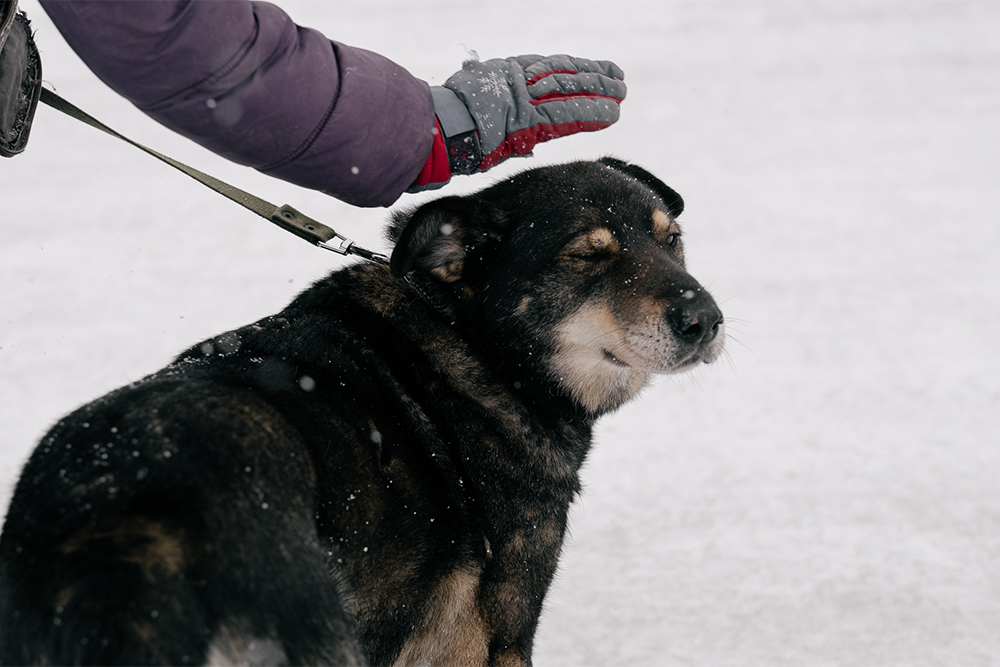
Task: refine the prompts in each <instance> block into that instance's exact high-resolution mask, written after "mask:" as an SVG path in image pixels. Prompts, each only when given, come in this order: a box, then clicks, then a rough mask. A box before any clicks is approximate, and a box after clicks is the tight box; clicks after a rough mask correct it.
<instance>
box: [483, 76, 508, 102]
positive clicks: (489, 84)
mask: <svg viewBox="0 0 1000 667" xmlns="http://www.w3.org/2000/svg"><path fill="white" fill-rule="evenodd" d="M479 83H480V84H481V87H480V89H479V92H481V93H484V94H489V93H492V94H493V95H494V96H496V97H503V96H504V93H506V92H507V91H509V90H510V83H508V81H507V77H506V76H504V75H503V74H501V73H500V72H490V73H489V74H488V75H486V76H481V77H479Z"/></svg>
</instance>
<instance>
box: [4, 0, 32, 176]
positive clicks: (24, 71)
mask: <svg viewBox="0 0 1000 667" xmlns="http://www.w3.org/2000/svg"><path fill="white" fill-rule="evenodd" d="M41 92H42V61H41V59H40V58H39V57H38V49H37V48H36V47H35V41H34V39H32V36H31V27H30V26H29V24H28V18H27V17H26V16H25V15H24V12H20V13H18V11H17V2H16V0H0V156H3V157H13V156H14V155H17V154H18V153H20V152H21V151H23V150H24V146H25V144H27V143H28V131H29V130H30V129H31V119H32V118H33V117H34V115H35V108H36V107H37V106H38V97H39V95H40V94H41Z"/></svg>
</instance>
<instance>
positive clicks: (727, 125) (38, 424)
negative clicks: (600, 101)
mask: <svg viewBox="0 0 1000 667" xmlns="http://www.w3.org/2000/svg"><path fill="white" fill-rule="evenodd" d="M282 5H283V6H285V7H286V9H287V10H288V11H289V13H290V14H291V15H292V16H293V17H294V18H295V19H296V20H298V21H299V22H300V23H302V24H305V25H310V26H313V27H316V28H319V29H321V30H323V31H324V32H325V33H326V34H328V35H329V36H331V37H334V38H336V39H339V40H342V41H344V42H347V43H350V44H353V45H357V46H363V47H365V48H368V49H371V50H373V51H377V52H379V53H382V54H384V55H386V56H388V57H390V58H392V59H394V60H396V61H397V62H400V63H401V64H403V65H404V66H406V67H408V68H409V69H410V71H411V72H413V73H414V74H415V75H417V76H419V77H421V78H424V79H427V80H429V81H430V82H431V83H437V84H439V83H441V82H443V81H444V79H445V78H447V77H448V76H449V75H450V74H451V73H453V72H454V71H456V70H457V69H458V68H459V66H460V63H461V61H462V60H463V59H465V58H467V57H468V54H469V50H470V49H475V50H476V51H477V52H478V53H480V54H482V57H483V58H484V59H486V58H492V57H503V56H509V55H516V54H519V53H558V52H566V53H571V54H574V55H580V56H585V57H588V58H605V59H610V60H614V61H615V62H617V63H618V64H619V65H620V66H621V67H622V68H623V69H624V71H625V73H626V81H627V83H628V85H629V93H628V98H627V99H626V101H625V103H624V105H623V111H622V118H621V121H620V122H619V123H618V124H617V125H615V126H613V127H612V128H610V129H607V130H604V131H602V132H599V133H596V134H589V135H580V136H575V137H570V138H565V139H559V140H557V141H554V142H552V143H549V144H545V145H542V146H539V147H538V148H537V149H536V151H535V155H536V157H535V158H534V159H533V160H511V161H509V162H508V163H506V164H504V165H502V166H500V167H498V168H496V169H495V170H493V171H492V172H490V174H488V175H486V176H477V177H460V178H456V179H455V181H454V182H453V183H452V184H451V185H449V186H448V188H447V190H445V191H444V194H451V193H460V192H465V191H468V190H471V189H474V188H478V187H480V186H482V185H483V184H485V183H487V182H490V181H491V180H493V178H494V177H499V176H501V175H503V174H505V173H509V172H510V171H512V170H517V169H521V168H524V167H527V166H531V165H538V164H543V163H548V162H555V161H561V160H568V159H576V158H592V157H599V156H601V155H605V154H614V155H616V156H618V157H621V158H624V159H628V160H631V161H634V162H636V163H638V164H641V165H643V166H645V167H646V168H648V169H650V170H651V171H653V172H654V173H656V174H658V175H659V176H661V177H662V178H663V179H664V180H665V181H666V182H667V183H668V184H669V185H671V186H672V187H674V188H675V189H676V190H678V191H679V192H680V193H681V194H682V195H683V196H684V198H685V202H686V206H685V212H684V214H683V215H682V216H681V222H682V223H683V225H684V232H685V240H686V243H687V254H688V262H689V266H690V268H691V270H692V272H693V274H694V275H695V276H696V277H697V278H699V279H700V280H701V281H702V282H703V283H705V284H706V286H707V287H708V288H709V289H710V290H711V291H712V293H713V294H714V295H715V296H716V298H717V300H718V301H719V302H720V304H721V306H722V309H723V311H724V313H725V314H726V318H727V324H728V327H729V332H730V340H729V341H728V353H727V357H726V358H724V359H723V360H722V361H720V362H718V363H716V364H715V365H714V366H711V367H706V368H703V369H700V370H699V371H697V372H696V373H695V374H693V375H691V376H686V377H683V378H665V379H662V380H661V381H659V382H658V383H657V384H655V385H654V386H653V387H651V388H650V389H649V390H647V391H646V392H645V393H644V394H643V395H642V396H641V397H640V398H639V399H638V400H637V401H635V402H633V403H632V404H630V405H629V406H627V407H626V408H624V409H623V410H621V411H620V412H619V413H618V414H616V415H614V416H612V417H610V418H608V419H606V420H605V421H604V422H603V424H602V425H601V427H600V429H599V433H598V438H597V446H596V448H595V450H594V451H593V453H592V455H591V457H590V459H589V460H588V464H587V466H586V468H585V471H584V481H585V485H586V490H585V493H584V495H583V497H582V498H581V500H580V501H579V503H578V504H577V505H576V506H575V508H574V511H573V514H572V537H571V539H570V540H569V541H568V543H567V545H566V548H565V550H564V557H563V560H562V562H561V566H560V572H559V575H558V578H557V581H556V582H555V584H554V586H553V588H552V591H551V592H550V595H549V598H548V600H547V603H546V611H545V614H544V615H543V618H542V622H541V626H540V628H539V631H538V635H537V642H536V659H535V662H536V664H538V665H541V666H545V665H640V664H649V665H652V664H657V665H762V666H763V665H767V666H774V665H855V664H857V665H876V664H877V665H907V666H911V665H933V664H950V665H958V664H961V665H973V664H987V663H991V662H994V661H996V660H997V659H998V656H1000V631H998V628H1000V569H998V568H1000V566H998V563H1000V494H997V492H996V488H997V484H998V482H997V480H1000V446H998V445H1000V436H998V433H1000V354H998V352H997V350H996V343H995V341H996V340H997V338H998V337H1000V262H998V261H997V249H998V248H1000V225H998V224H996V221H995V216H996V213H995V212H996V211H997V210H1000V188H998V187H997V177H998V175H1000V136H998V129H997V128H998V124H997V118H998V112H1000V83H998V81H1000V80H998V79H997V71H996V65H997V62H998V59H1000V41H998V40H997V39H996V35H997V34H998V32H1000V4H996V3H988V2H986V3H965V2H936V3H926V2H918V1H913V2H876V1H872V2H850V3H846V2H824V1H819V0H812V1H808V2H797V3H790V2H757V1H753V0H748V1H742V2H726V3H717V2H680V3H675V2H664V1H663V0H656V1H650V2H638V1H626V2H619V3H615V5H614V8H613V10H612V9H611V8H609V6H608V5H607V3H599V2H590V1H583V0H581V1H577V2H567V1H564V0H557V1H553V2H549V3H547V4H546V5H545V9H546V11H544V12H539V11H538V4H537V3H534V2H530V3H529V2H521V1H513V2H510V1H509V2H505V3H502V5H501V4H497V3H468V2H459V1H458V0H454V1H447V2H446V1H438V0H435V1H432V2H424V3H409V2H404V1H402V0H398V1H395V2H388V1H386V0H378V1H374V0H373V1H370V2H367V3H354V4H353V5H349V6H348V5H343V4H342V3H336V4H333V3H319V2H307V1H305V0H302V1H300V2H283V3H282ZM22 7H23V8H24V9H26V10H27V12H28V14H29V16H30V17H31V18H32V20H33V22H34V25H35V27H36V28H37V35H36V39H37V41H38V42H39V44H40V46H41V49H42V58H43V64H44V68H45V78H46V81H47V82H49V85H51V86H54V87H55V88H56V90H57V92H59V93H60V94H62V95H63V96H65V97H67V98H68V99H69V100H70V101H72V102H74V103H75V104H77V105H78V106H80V107H81V108H83V109H84V110H86V111H88V112H90V113H92V114H94V115H95V116H97V117H98V118H99V119H101V120H102V121H104V122H106V123H108V124H110V125H111V126H113V127H114V128H115V129H117V130H118V131H120V132H122V133H124V134H126V135H127V136H130V137H131V138H133V139H136V140H138V141H140V142H142V143H146V144H147V145H150V146H151V147H153V148H156V149H158V150H161V151H164V152H166V153H169V154H170V155H171V156H172V157H175V158H177V159H180V160H182V161H185V162H188V163H191V164H192V166H196V167H197V168H199V169H201V170H203V171H207V172H209V173H211V174H213V175H215V176H217V177H220V178H222V179H224V180H227V181H230V182H232V183H233V184H234V185H237V186H238V187H241V188H243V189H245V190H248V191H251V192H253V193H255V194H257V195H259V196H262V197H264V198H266V199H268V200H269V201H272V202H274V203H276V204H282V203H286V202H287V203H289V204H292V205H294V206H295V207H296V208H297V209H299V210H302V211H305V212H307V213H308V214H309V215H311V216H313V217H315V218H317V219H319V220H322V221H323V222H325V223H326V224H329V225H331V226H333V227H335V228H336V229H337V230H338V231H340V232H341V233H344V234H345V235H347V236H349V237H351V238H353V239H354V240H355V241H357V242H358V243H359V244H360V245H362V246H364V247H369V248H373V249H383V250H384V249H385V245H384V243H383V241H382V240H381V233H382V226H383V223H384V221H385V219H386V215H385V212H384V211H379V210H361V209H353V208H351V207H348V206H346V205H343V204H340V203H338V202H335V201H333V200H330V199H329V198H326V197H323V196H322V195H319V194H316V193H311V192H307V191H304V190H301V189H298V188H295V187H293V186H288V185H285V184H282V183H279V182H277V181H273V180H270V179H267V178H265V177H263V176H260V175H259V174H255V173H253V172H250V171H249V170H246V169H244V168H241V167H238V166H235V165H231V164H228V163H226V162H225V161H223V160H221V159H220V158H217V157H215V156H213V155H211V154H209V153H207V152H206V151H204V150H202V149H200V148H198V147H197V146H193V145H191V144H189V143H185V141H184V140H182V139H180V138H178V137H176V136H175V135H172V134H171V133H170V132H169V131H167V130H165V129H163V128H160V127H158V126H157V125H156V124H155V123H153V122H152V121H150V120H148V119H146V118H145V117H144V116H143V115H142V114H141V113H139V112H137V111H135V110H134V109H133V108H131V107H130V105H129V104H128V103H126V102H124V101H123V100H121V99H119V98H117V97H116V96H115V95H114V93H112V92H111V91H110V90H109V89H108V88H106V87H105V86H103V84H101V83H100V82H99V81H98V80H97V79H96V78H95V77H94V76H93V75H92V74H90V73H89V71H88V70H86V68H85V67H84V66H83V65H82V64H81V63H80V62H79V61H78V60H77V59H76V56H75V55H74V54H73V53H72V52H71V51H70V50H69V49H68V47H67V46H66V45H65V43H64V42H63V41H62V39H61V38H60V37H59V36H58V34H57V33H56V32H55V30H54V29H53V28H52V26H51V24H50V23H49V22H48V21H47V19H46V17H45V14H44V12H42V11H41V9H40V8H39V7H38V5H37V3H36V2H34V1H33V0H22ZM441 194H442V193H440V192H439V193H431V194H428V195H421V196H419V197H409V196H408V197H406V198H405V199H404V203H412V202H415V201H420V200H421V199H422V198H430V197H434V196H440V195H441ZM0 220H2V221H0V427H2V428H0V494H2V495H0V498H2V500H0V510H5V508H6V503H7V500H8V499H9V494H10V492H11V490H12V488H13V484H14V482H15V480H16V475H17V472H18V468H19V466H20V465H21V464H22V463H23V461H24V460H25V458H26V457H27V456H28V454H29V452H30V450H31V448H32V447H33V443H34V442H36V441H37V440H38V439H39V438H40V437H41V435H42V434H43V433H44V431H45V430H46V429H47V428H48V426H50V425H51V424H52V423H53V422H54V421H55V420H56V419H58V418H59V417H60V416H61V415H63V414H65V413H66V412H68V411H69V410H71V409H73V408H74V407H76V406H78V405H80V404H82V403H84V402H86V401H88V400H90V399H92V398H95V397H97V396H99V395H101V394H103V393H104V392H106V391H108V390H110V389H112V388H114V387H117V386H120V385H121V384H124V383H126V382H128V381H130V380H134V379H137V378H139V377H141V376H142V375H144V374H146V373H149V372H151V371H153V370H155V369H157V368H159V367H160V366H162V365H163V364H165V363H166V362H167V361H168V360H169V359H170V358H171V357H172V355H174V354H175V353H177V352H179V351H180V350H182V349H184V348H186V347H187V346H189V345H191V344H194V343H196V342H197V341H199V340H202V339H204V338H207V337H209V336H212V335H215V334H218V333H219V332H222V331H225V330H227V329H230V328H233V327H236V326H239V325H242V324H244V323H247V322H249V321H251V320H253V319H255V318H258V317H262V316H264V315H267V314H270V313H273V312H275V311H277V310H278V309H279V308H281V307H282V306H283V305H284V304H285V303H286V302H287V301H288V300H289V299H290V298H291V297H292V296H293V295H294V294H295V293H296V292H297V291H299V290H300V289H301V288H303V287H304V286H305V285H307V284H308V283H309V282H310V281H312V280H314V279H316V278H318V277H319V276H321V275H323V274H324V273H325V272H326V271H327V270H329V269H332V268H336V267H338V266H342V265H343V264H344V260H343V259H341V258H340V257H338V256H336V255H334V254H332V253H326V252H324V251H322V250H318V249H315V248H311V247H310V246H308V245H307V244H305V243H303V242H302V241H301V240H299V239H297V238H295V237H293V236H292V235H290V234H285V233H283V232H281V231H280V230H278V229H277V228H275V227H272V226H271V225H268V224H267V223H266V222H264V221H261V220H258V219H256V218H255V217H254V216H253V215H252V214H250V213H248V212H246V211H244V210H243V209H241V208H240V207H237V206H234V205H232V204H230V203H228V202H226V201H224V200H222V199H221V198H219V197H218V196H217V195H215V194H213V193H211V192H209V191H208V190H206V189H204V188H202V187H201V186H199V185H197V184H195V183H194V182H193V181H190V180H189V179H188V178H187V177H186V176H183V175H181V174H179V173H176V172H174V171H173V170H171V169H170V168H168V167H166V166H165V165H163V164H161V163H160V162H158V161H156V160H154V159H152V158H150V157H148V156H146V155H144V154H142V153H140V152H139V151H136V150H135V149H134V148H132V147H130V146H127V145H125V144H124V143H121V142H118V141H116V140H114V139H111V138H110V137H107V136H105V135H103V134H101V133H99V132H97V131H95V130H93V129H91V128H88V127H86V126H84V125H82V124H81V123H78V122H76V121H73V120H70V119H68V118H66V117H62V116H61V115H60V114H58V113H57V112H55V111H52V110H51V109H48V108H44V107H42V108H39V111H38V114H37V117H36V120H35V125H34V129H33V133H32V138H31V141H30V143H29V145H28V149H27V151H26V152H25V154H24V155H22V156H20V157H18V158H15V159H12V160H5V161H3V162H2V163H0Z"/></svg>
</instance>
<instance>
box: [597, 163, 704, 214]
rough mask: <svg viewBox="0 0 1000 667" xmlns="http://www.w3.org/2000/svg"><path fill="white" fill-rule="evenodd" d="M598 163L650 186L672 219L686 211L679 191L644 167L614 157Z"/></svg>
mask: <svg viewBox="0 0 1000 667" xmlns="http://www.w3.org/2000/svg"><path fill="white" fill-rule="evenodd" d="M598 162H600V163H601V164H604V165H607V166H608V167H611V168H612V169H614V170H616V171H620V172H622V173H623V174H628V175H629V176H631V177H632V178H635V179H636V180H638V181H640V182H641V183H645V184H646V185H648V186H649V187H650V189H651V190H652V191H653V192H655V193H656V194H658V195H659V196H660V199H662V200H663V203H664V204H666V206H667V213H669V214H670V216H671V217H673V218H676V217H677V216H679V215H680V214H681V212H682V211H684V200H683V199H682V198H681V196H680V195H679V194H677V191H675V190H674V189H673V188H671V187H670V186H669V185H667V184H666V183H664V182H663V181H661V180H660V179H658V178H657V177H656V176H653V175H652V174H651V173H649V172H648V171H646V170H645V169H643V168H642V167H638V166H636V165H634V164H629V163H628V162H624V161H622V160H618V159H616V158H613V157H606V158H601V159H600V160H598Z"/></svg>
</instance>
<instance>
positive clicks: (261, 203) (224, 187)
mask: <svg viewBox="0 0 1000 667" xmlns="http://www.w3.org/2000/svg"><path fill="white" fill-rule="evenodd" d="M41 101H42V102H43V103H45V104H47V105H49V106H50V107H52V108H53V109H57V110H59V111H61V112H63V113H64V114H66V115H67V116H70V117H72V118H75V119H77V120H79V121H81V122H84V123H86V124H87V125H90V126H91V127H94V128H97V129H98V130H100V131H102V132H105V133H107V134H110V135H111V136H113V137H116V138H118V139H121V140H122V141H124V142H126V143H128V144H131V145H133V146H135V147H136V148H138V149H139V150H141V151H144V152H146V153H148V154H149V155H152V156H153V157H155V158H156V159H158V160H161V161H163V162H166V163H167V164H169V165H170V166H171V167H174V168H175V169H178V170H179V171H182V172H184V173H185V174H187V175H188V176H190V177H191V178H193V179H195V180H196V181H198V182H199V183H201V184H202V185H205V186H207V187H209V188H211V189H212V190H215V191H216V192H218V193H219V194H220V195H222V196H223V197H226V198H228V199H231V200H232V201H234V202H236V203H237V204H239V205H241V206H243V207H245V208H247V209H249V210H251V211H253V212H254V213H256V214H257V215H259V216H260V217H262V218H264V219H266V220H269V221H270V222H273V223H274V224H276V225H278V226H279V227H281V228H282V229H284V230H285V231H288V232H291V233H292V234H295V235H296V236H298V237H299V238H301V239H305V240H306V241H309V242H310V243H312V244H313V245H316V246H319V247H320V248H325V249H326V250H331V251H333V252H335V253H337V254H339V255H357V256H359V257H363V258H364V259H367V260H371V261H373V262H380V263H383V264H384V263H388V261H389V258H388V257H387V256H386V255H384V254H381V253H377V252H373V251H371V250H366V249H365V248H362V247H360V246H358V245H357V244H355V243H354V241H352V240H351V239H349V238H347V237H346V236H344V235H342V234H340V233H338V232H337V231H335V230H334V229H333V228H331V227H328V226H326V225H324V224H323V223H322V222H319V221H317V220H313V219H312V218H310V217H309V216H307V215H305V214H304V213H300V212H299V211H296V210H295V209H294V208H292V207H291V206H288V205H287V204H285V205H284V206H275V205H274V204H271V203H270V202H267V201H265V200H263V199H261V198H260V197H257V196H255V195H252V194H250V193H249V192H245V191H243V190H240V189H239V188H237V187H234V186H232V185H229V184H228V183H226V182H224V181H220V180H219V179H217V178H215V177H213V176H209V175H208V174H206V173H204V172H201V171H198V170H197V169H194V168H193V167H189V166H187V165H186V164H184V163H183V162H179V161H177V160H175V159H173V158H171V157H168V156H166V155H163V154H162V153H159V152H157V151H154V150H153V149H152V148H147V147H146V146H143V145H142V144H140V143H138V142H135V141H132V140H131V139H129V138H128V137H126V136H124V135H121V134H119V133H118V132H115V131H114V130H112V129H111V128H110V127H108V126H107V125H105V124H104V123H102V122H101V121H99V120H97V119H96V118H94V117H93V116H91V115H89V114H87V113H86V112H84V111H82V110H81V109H79V108H78V107H76V106H74V105H73V104H71V103H69V102H67V101H66V100H65V99H63V98H62V97H60V96H59V95H56V94H55V93H54V92H52V91H51V90H49V89H47V88H42V93H41Z"/></svg>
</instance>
